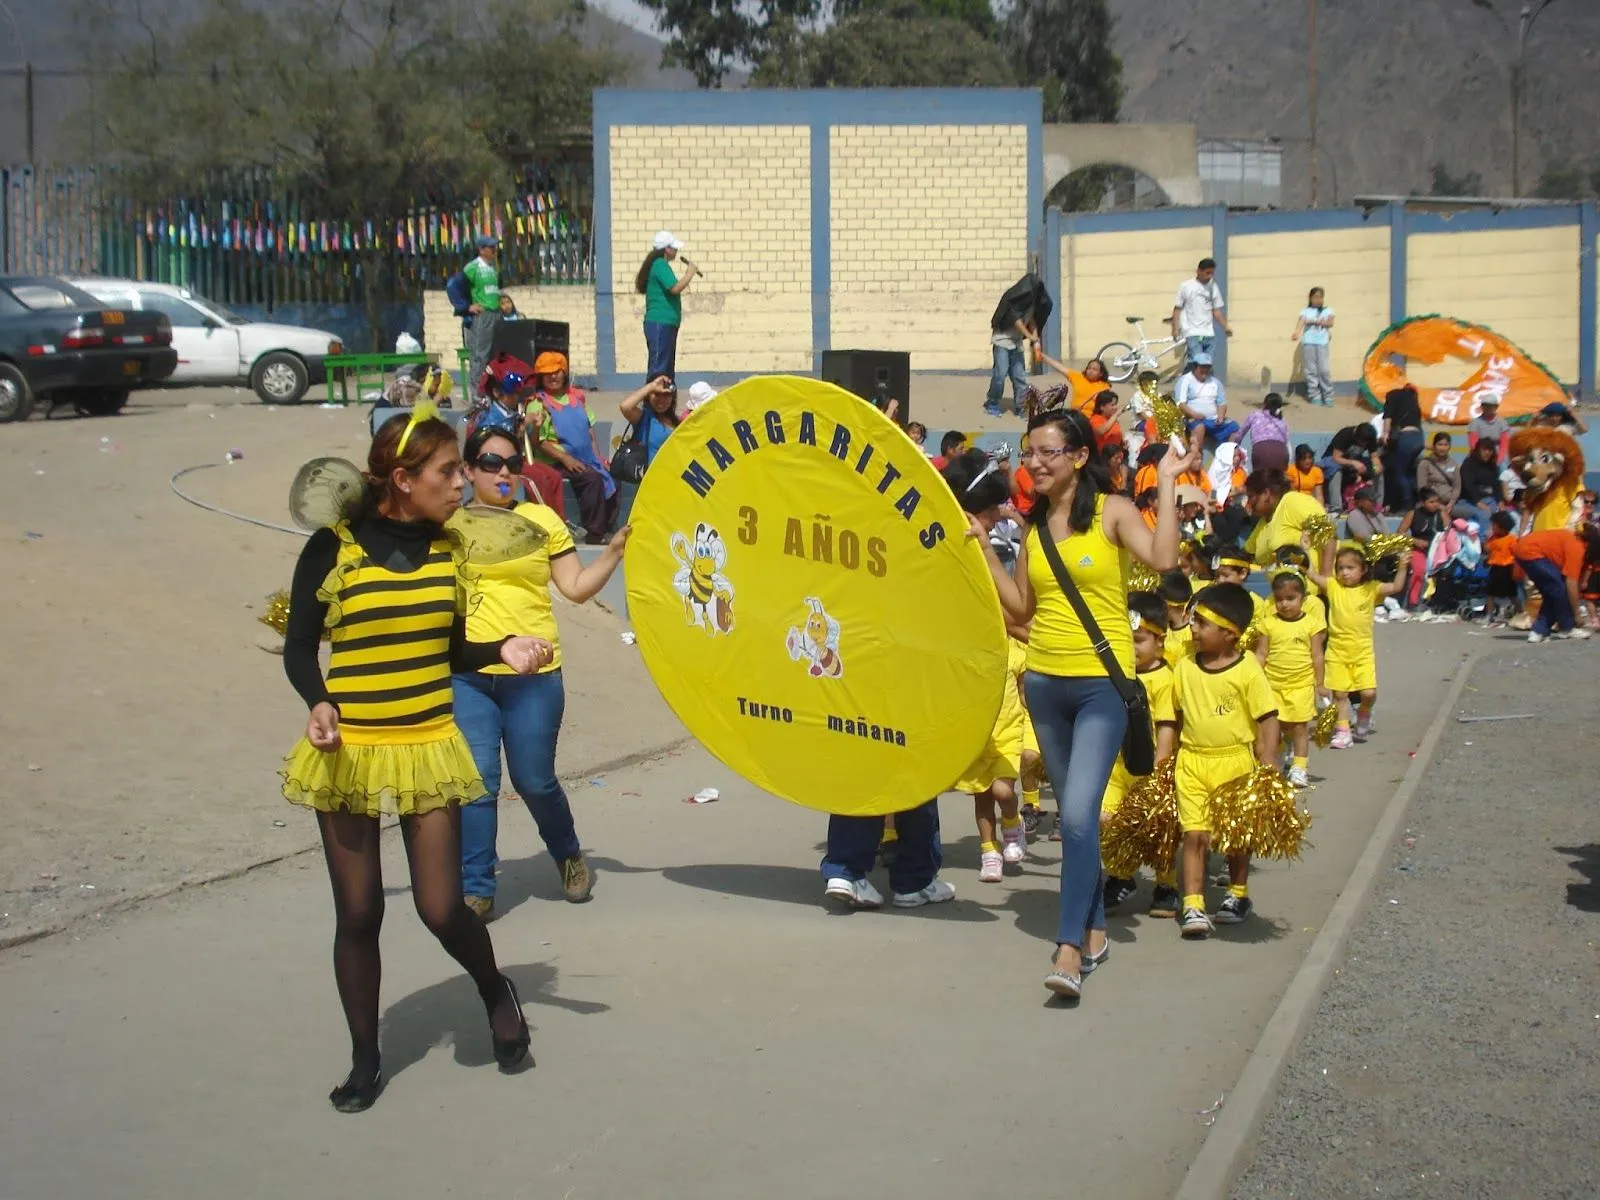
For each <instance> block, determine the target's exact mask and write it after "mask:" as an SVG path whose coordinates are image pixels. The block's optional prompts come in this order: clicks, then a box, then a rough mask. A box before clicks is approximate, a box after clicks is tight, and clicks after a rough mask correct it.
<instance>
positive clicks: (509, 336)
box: [489, 317, 571, 366]
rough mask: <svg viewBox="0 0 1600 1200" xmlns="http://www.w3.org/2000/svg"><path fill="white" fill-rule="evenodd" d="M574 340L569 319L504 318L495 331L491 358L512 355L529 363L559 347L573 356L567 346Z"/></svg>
mask: <svg viewBox="0 0 1600 1200" xmlns="http://www.w3.org/2000/svg"><path fill="white" fill-rule="evenodd" d="M570 340H571V327H570V326H568V324H567V323H566V322H565V321H540V320H530V319H529V318H527V317H520V318H518V319H517V320H515V321H501V322H500V326H499V328H497V329H496V330H495V331H494V342H493V344H492V345H491V346H490V348H489V357H490V358H493V357H494V356H495V355H496V354H501V353H505V354H509V355H511V356H512V357H514V358H520V359H521V360H522V361H523V362H525V363H527V364H528V365H529V366H532V365H533V360H534V359H536V358H538V357H539V355H540V354H541V353H543V352H544V351H546V350H555V351H558V352H559V353H561V354H566V355H567V357H568V359H569V361H570V359H571V355H570V353H568V350H567V347H568V345H569V344H570Z"/></svg>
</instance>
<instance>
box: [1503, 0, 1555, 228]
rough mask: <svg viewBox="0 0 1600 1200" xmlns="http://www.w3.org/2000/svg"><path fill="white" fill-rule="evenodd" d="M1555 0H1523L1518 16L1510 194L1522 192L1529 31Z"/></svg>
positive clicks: (1514, 194) (1512, 83) (1513, 79)
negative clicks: (1524, 83) (1523, 122)
mask: <svg viewBox="0 0 1600 1200" xmlns="http://www.w3.org/2000/svg"><path fill="white" fill-rule="evenodd" d="M1554 2H1555V0H1538V3H1533V2H1532V0H1523V5H1522V11H1521V12H1520V13H1519V14H1518V16H1517V48H1516V51H1515V57H1513V58H1512V60H1511V194H1512V196H1514V197H1515V196H1520V195H1522V81H1523V79H1524V78H1525V77H1526V75H1527V61H1528V35H1529V34H1530V33H1532V32H1533V23H1534V22H1535V21H1537V20H1538V19H1539V14H1540V13H1542V12H1543V11H1544V10H1545V9H1547V8H1549V7H1550V5H1551V4H1553V3H1554Z"/></svg>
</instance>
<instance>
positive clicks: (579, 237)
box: [0, 157, 594, 310]
mask: <svg viewBox="0 0 1600 1200" xmlns="http://www.w3.org/2000/svg"><path fill="white" fill-rule="evenodd" d="M593 194H594V193H593V167H592V161H591V160H589V159H588V158H587V157H584V158H577V157H571V158H566V159H561V160H558V161H555V162H551V163H542V164H538V165H534V166H529V167H527V168H525V169H524V170H523V171H521V172H519V173H518V177H517V179H516V182H515V184H514V187H513V189H512V192H511V194H510V195H507V196H504V197H501V198H498V199H496V198H489V197H480V198H476V199H467V198H460V197H453V198H448V199H436V198H418V200H417V201H416V202H415V203H413V204H412V205H411V207H410V211H409V212H408V213H407V215H406V216H405V217H404V218H401V219H399V220H397V221H395V222H394V223H393V225H388V224H384V225H381V226H380V225H377V224H374V222H371V221H365V222H352V221H328V220H324V219H322V218H320V217H318V215H317V212H316V209H315V206H314V202H313V201H312V200H310V199H309V198H307V197H306V196H304V195H302V194H300V193H298V192H297V191H296V190H295V189H293V188H291V187H287V186H285V185H284V184H283V182H282V181H281V180H280V179H278V178H277V177H276V176H275V175H274V174H273V173H272V172H270V171H268V170H264V169H263V170H255V171H245V172H232V173H229V174H226V175H220V174H219V175H218V176H217V177H216V178H214V179H211V180H207V181H206V183H205V185H204V186H203V187H201V188H200V189H198V191H197V193H196V194H194V195H189V196H174V197H170V198H168V199H166V200H164V201H162V202H160V203H156V204H143V203H139V202H136V201H134V200H131V199H129V198H128V197H126V196H125V195H122V194H120V193H119V192H118V189H117V179H116V175H115V173H114V172H111V171H101V170H96V169H94V168H88V167H58V168H34V167H31V166H22V167H13V168H10V169H6V170H0V210H3V211H0V265H3V267H4V271H5V272H6V273H9V274H44V275H66V274H99V275H111V276H118V277H129V278H134V279H148V280H154V281H158V282H162V283H174V284H181V285H184V286H188V287H192V288H194V289H195V290H196V291H198V292H200V293H202V294H204V295H206V296H209V297H210V298H211V299H213V300H216V301H218V302H219V303H222V304H234V305H240V306H247V305H248V306H261V307H265V308H267V309H269V310H270V309H272V308H276V307H278V306H280V305H288V304H354V303H361V302H363V301H364V300H365V299H366V298H367V293H368V290H369V288H371V287H374V286H375V287H376V288H377V289H378V293H379V297H380V298H381V299H383V300H385V301H395V300H401V301H408V300H419V299H420V298H421V296H422V293H423V292H424V291H425V290H427V289H430V288H438V287H441V286H443V284H444V281H445V280H446V279H447V278H449V276H450V275H452V274H453V273H454V272H456V271H458V270H459V269H460V268H461V266H462V264H463V263H465V262H466V261H468V259H470V258H471V257H472V256H473V255H474V254H475V253H476V250H475V249H474V248H473V239H475V238H476V237H478V236H479V235H481V234H484V233H489V234H493V235H494V236H495V237H497V238H499V239H500V241H501V269H502V272H503V274H504V277H505V278H507V279H509V280H511V281H512V282H515V283H539V284H562V283H575V284H576V283H590V282H592V281H593V278H594V242H593V237H592V225H591V220H592V213H593ZM373 249H377V250H379V251H380V257H379V266H378V273H377V278H376V279H369V278H368V277H367V276H368V274H369V268H368V263H369V260H370V258H371V251H372V250H373Z"/></svg>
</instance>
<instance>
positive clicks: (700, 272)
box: [678, 254, 706, 279]
mask: <svg viewBox="0 0 1600 1200" xmlns="http://www.w3.org/2000/svg"><path fill="white" fill-rule="evenodd" d="M678 257H679V258H683V255H681V254H680V255H678ZM683 265H684V266H686V267H694V271H695V274H697V275H699V276H700V278H701V279H704V278H705V277H706V273H705V272H704V271H702V270H701V269H700V268H699V267H695V265H694V263H692V262H690V261H689V260H688V259H687V258H683Z"/></svg>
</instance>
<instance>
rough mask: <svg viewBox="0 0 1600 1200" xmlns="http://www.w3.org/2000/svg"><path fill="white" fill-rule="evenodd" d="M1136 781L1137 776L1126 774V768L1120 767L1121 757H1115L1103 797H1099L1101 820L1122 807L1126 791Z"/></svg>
mask: <svg viewBox="0 0 1600 1200" xmlns="http://www.w3.org/2000/svg"><path fill="white" fill-rule="evenodd" d="M1138 781H1139V779H1138V776H1136V775H1130V774H1128V768H1127V767H1125V766H1123V765H1122V755H1120V754H1119V755H1117V763H1116V766H1114V767H1112V768H1111V778H1110V780H1108V781H1107V783H1106V790H1105V795H1103V796H1101V797H1100V819H1101V820H1104V819H1105V818H1106V817H1109V816H1110V815H1111V814H1112V813H1114V812H1116V811H1117V809H1119V808H1121V807H1122V801H1123V798H1124V797H1125V796H1127V794H1128V789H1129V788H1131V787H1132V786H1133V785H1134V784H1135V783H1137V782H1138Z"/></svg>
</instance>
